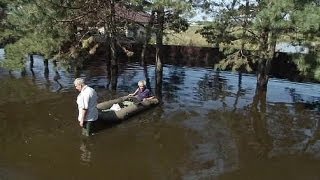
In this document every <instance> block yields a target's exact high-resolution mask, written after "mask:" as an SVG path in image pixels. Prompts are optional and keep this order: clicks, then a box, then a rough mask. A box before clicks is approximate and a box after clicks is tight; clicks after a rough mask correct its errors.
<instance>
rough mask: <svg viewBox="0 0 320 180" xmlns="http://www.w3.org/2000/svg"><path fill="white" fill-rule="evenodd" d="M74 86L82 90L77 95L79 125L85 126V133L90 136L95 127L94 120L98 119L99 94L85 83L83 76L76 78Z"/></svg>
mask: <svg viewBox="0 0 320 180" xmlns="http://www.w3.org/2000/svg"><path fill="white" fill-rule="evenodd" d="M74 86H75V87H76V89H77V90H78V91H79V92H80V93H79V95H78V97H77V104H78V109H79V115H78V121H79V125H80V126H81V127H83V131H82V132H83V134H84V135H86V136H90V135H91V134H92V131H93V128H94V122H95V121H96V120H97V119H98V109H97V100H98V96H97V93H96V91H95V90H94V89H93V88H91V87H89V86H87V85H86V84H85V82H84V79H83V78H77V79H75V80H74Z"/></svg>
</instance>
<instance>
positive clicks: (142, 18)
mask: <svg viewBox="0 0 320 180" xmlns="http://www.w3.org/2000/svg"><path fill="white" fill-rule="evenodd" d="M115 11H116V15H117V16H119V17H121V18H124V19H127V20H130V21H133V22H137V23H143V24H145V23H148V22H149V21H150V15H149V14H148V13H145V12H141V11H135V10H132V9H128V8H126V7H124V6H121V5H119V4H116V5H115Z"/></svg>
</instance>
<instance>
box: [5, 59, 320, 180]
mask: <svg viewBox="0 0 320 180" xmlns="http://www.w3.org/2000/svg"><path fill="white" fill-rule="evenodd" d="M33 59H34V61H33V64H32V66H31V64H28V66H29V67H28V68H26V69H25V72H24V74H23V75H22V74H21V73H20V72H12V73H11V74H9V73H8V72H7V71H5V70H1V71H0V80H1V84H0V109H1V110H0V119H1V121H0V152H1V155H0V177H5V178H6V177H8V179H10V178H11V177H12V178H11V179H52V178H54V179H89V178H90V179H270V178H272V179H281V180H283V179H319V178H320V174H319V171H318V170H317V168H316V167H319V165H320V163H319V162H320V133H319V117H320V114H319V98H320V85H319V84H315V83H297V82H290V81H287V80H283V79H277V78H271V79H270V82H269V84H268V91H267V92H257V91H256V89H255V85H256V77H255V76H254V75H250V74H245V73H232V72H224V71H214V70H213V69H212V68H210V67H200V66H187V65H185V64H183V65H179V63H177V64H175V65H172V64H165V65H164V71H163V84H162V85H163V86H162V92H161V93H162V104H161V105H159V106H157V107H155V108H154V109H150V110H148V111H145V112H143V113H141V114H137V115H135V116H133V117H131V118H130V119H128V120H127V121H125V122H123V123H119V124H116V125H111V126H105V127H103V128H102V129H101V130H100V131H98V133H97V134H96V135H94V136H92V137H89V138H87V137H83V136H82V135H81V128H80V127H79V125H78V122H77V120H76V119H77V118H76V116H77V107H76V102H75V99H76V96H77V93H78V92H76V91H75V90H74V87H73V80H74V78H75V77H78V76H80V77H85V78H86V79H87V80H88V84H89V85H90V86H92V87H93V88H95V90H96V91H97V93H98V97H99V102H102V101H105V100H110V99H114V98H117V97H120V96H123V95H127V94H128V93H131V92H134V91H135V90H136V88H137V82H138V81H139V80H141V79H146V80H147V82H148V87H150V88H151V90H152V92H154V93H155V94H156V92H155V89H156V87H155V84H156V82H155V74H154V73H153V72H155V66H154V65H153V64H152V63H149V64H148V65H145V66H141V65H140V64H139V62H135V61H133V60H131V61H129V62H128V61H125V60H123V61H120V62H121V64H120V65H119V69H118V73H117V74H116V76H114V77H112V76H113V75H114V73H112V72H111V70H110V69H109V68H108V67H107V66H106V65H105V62H104V61H101V62H99V61H92V62H89V63H88V65H87V66H85V67H84V68H83V69H82V70H79V71H75V70H74V69H73V68H72V67H71V68H70V67H66V66H64V65H62V64H60V63H59V62H52V61H48V63H47V64H46V63H44V59H43V57H41V56H37V55H34V56H33ZM180 61H181V59H180ZM188 63H189V64H192V63H191V60H190V59H188ZM115 79H116V80H115ZM70 167H72V168H74V169H77V172H76V173H75V172H74V171H71V170H70ZM124 172H125V173H124ZM16 177H17V178H16ZM20 177H23V178H20Z"/></svg>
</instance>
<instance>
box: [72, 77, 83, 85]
mask: <svg viewBox="0 0 320 180" xmlns="http://www.w3.org/2000/svg"><path fill="white" fill-rule="evenodd" d="M73 83H74V85H85V81H84V79H83V78H77V79H75V80H74V82H73Z"/></svg>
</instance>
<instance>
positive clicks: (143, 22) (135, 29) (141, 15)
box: [98, 4, 151, 42]
mask: <svg viewBox="0 0 320 180" xmlns="http://www.w3.org/2000/svg"><path fill="white" fill-rule="evenodd" d="M115 13H116V18H119V19H125V20H126V21H128V22H132V23H126V27H125V30H124V36H125V37H126V39H127V41H128V40H129V39H131V40H133V41H134V42H143V40H144V39H145V35H146V29H145V27H146V26H147V24H148V23H149V21H150V19H151V17H150V15H149V14H148V13H145V12H141V11H135V10H132V9H129V8H126V7H125V6H121V5H119V4H116V5H115ZM98 31H99V32H100V33H101V34H104V33H105V32H104V28H103V27H101V28H99V29H98Z"/></svg>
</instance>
